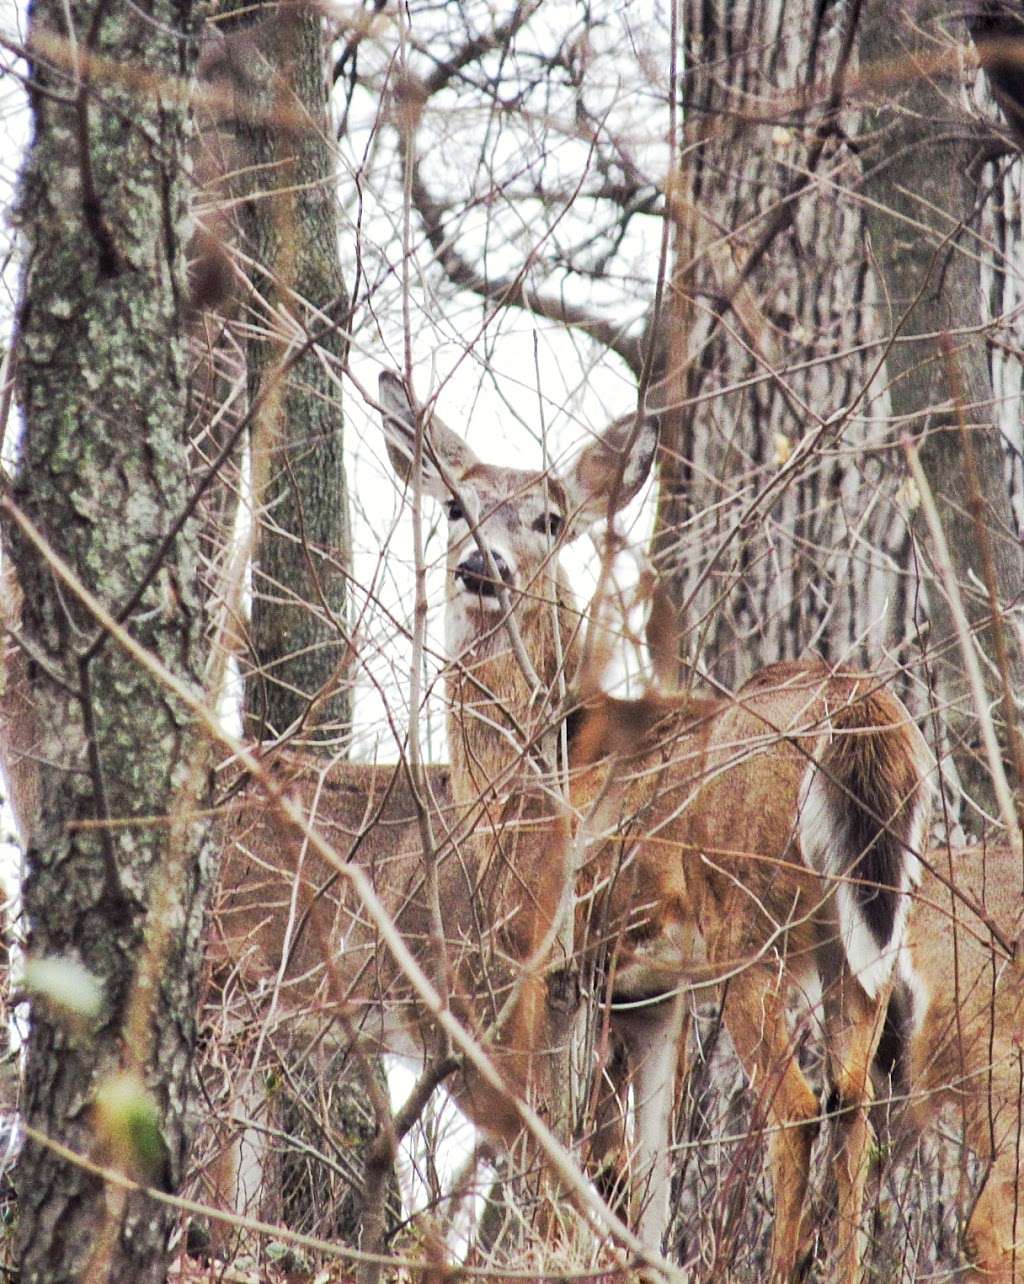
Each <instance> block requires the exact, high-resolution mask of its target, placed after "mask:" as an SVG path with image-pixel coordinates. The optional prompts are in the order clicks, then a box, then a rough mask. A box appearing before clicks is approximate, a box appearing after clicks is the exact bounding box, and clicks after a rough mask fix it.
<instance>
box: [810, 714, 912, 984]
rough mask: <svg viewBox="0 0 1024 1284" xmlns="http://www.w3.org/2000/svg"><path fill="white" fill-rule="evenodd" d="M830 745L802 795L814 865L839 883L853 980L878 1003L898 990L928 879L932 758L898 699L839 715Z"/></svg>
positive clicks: (841, 920)
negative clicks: (910, 929)
mask: <svg viewBox="0 0 1024 1284" xmlns="http://www.w3.org/2000/svg"><path fill="white" fill-rule="evenodd" d="M830 722H831V732H832V734H831V735H830V737H829V739H828V742H827V744H826V746H825V748H824V750H823V751H822V753H821V754H820V757H819V758H818V760H817V762H814V763H811V764H810V765H809V767H808V769H807V772H806V774H805V776H804V782H803V787H802V789H801V802H800V818H799V834H800V845H801V849H802V851H803V857H804V860H805V862H806V863H807V864H808V865H810V867H811V868H812V869H814V870H815V871H816V872H818V873H820V874H823V875H826V876H829V877H832V878H835V879H836V880H837V887H836V899H835V904H836V910H837V918H838V927H839V933H840V936H841V938H842V944H843V949H844V952H845V954H846V958H847V961H848V963H849V965H850V968H851V971H852V972H853V974H854V976H856V977H857V979H858V980H859V982H860V984H861V986H862V987H863V989H864V991H865V992H866V993H867V995H868V996H869V997H870V998H875V997H876V996H877V995H878V994H879V992H880V991H881V989H882V987H883V986H884V985H885V984H887V983H888V981H889V979H890V978H891V976H892V974H893V969H894V967H895V966H896V962H897V959H898V958H899V955H900V951H901V948H902V946H903V941H904V936H905V933H906V925H907V911H908V908H909V895H908V893H909V892H910V891H911V889H912V888H913V887H915V886H916V885H917V883H918V882H919V881H920V877H921V865H920V862H919V860H918V858H917V853H918V852H919V851H920V850H921V848H922V844H923V842H924V839H925V835H926V833H927V827H928V819H929V809H930V796H929V793H930V790H929V785H928V781H927V777H928V772H929V770H930V765H931V758H930V755H929V753H928V749H927V746H926V745H925V743H924V740H923V738H922V737H921V735H920V733H919V732H918V730H917V728H916V727H915V726H914V724H913V722H912V721H911V720H910V717H909V715H908V714H907V711H906V709H904V707H903V705H902V704H901V703H900V702H899V701H898V700H897V699H896V698H895V697H894V696H893V695H891V694H890V693H888V692H886V691H884V690H875V691H871V692H868V693H865V694H861V695H859V696H858V697H856V698H855V699H853V700H852V701H851V702H850V703H849V704H846V705H844V706H842V707H841V708H840V709H839V710H837V711H835V712H834V713H833V714H832V716H831V719H830Z"/></svg>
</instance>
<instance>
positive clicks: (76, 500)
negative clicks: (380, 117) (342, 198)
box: [8, 0, 211, 1284]
mask: <svg viewBox="0 0 1024 1284" xmlns="http://www.w3.org/2000/svg"><path fill="white" fill-rule="evenodd" d="M69 20H70V23H71V27H72V31H73V37H74V38H73V39H72V38H70V37H71V33H69V31H68V22H69ZM30 43H31V46H32V48H33V51H34V55H35V61H34V64H33V68H32V75H33V82H32V83H33V86H34V89H33V93H32V112H33V123H34V135H33V139H32V144H31V148H30V151H29V154H28V158H27V162H26V165H25V169H24V173H23V175H22V180H21V189H20V218H21V225H22V229H23V233H24V237H25V243H26V261H25V270H24V275H23V282H22V292H21V301H20V311H19V331H18V336H17V344H18V362H19V365H18V375H19V381H18V392H19V396H20V401H21V406H22V410H23V413H24V423H25V434H24V440H23V443H22V452H21V460H20V465H19V469H18V474H17V479H16V481H15V484H14V490H13V497H14V504H15V505H16V508H17V510H20V512H21V513H23V514H24V515H25V516H26V517H27V519H28V521H30V522H31V523H32V524H33V526H34V528H35V529H36V530H37V531H38V532H39V534H40V535H41V536H42V538H43V539H44V540H45V541H47V542H48V543H49V545H50V546H51V547H52V548H53V549H54V550H55V552H56V554H57V555H59V557H60V558H62V559H63V561H64V562H65V563H66V564H67V566H68V567H69V568H70V571H71V573H72V574H73V575H74V576H76V577H78V579H79V580H80V581H81V582H82V584H83V585H84V587H85V589H87V590H88V592H89V593H91V594H92V595H94V596H95V598H96V599H98V601H99V603H100V604H101V606H102V607H103V609H104V610H106V611H107V612H109V613H110V614H111V615H112V616H113V617H115V619H117V620H119V621H121V622H122V623H123V626H124V629H125V631H126V632H127V633H128V634H129V635H130V636H131V637H132V638H133V639H134V641H135V642H136V643H137V644H138V645H139V646H140V647H142V648H144V649H145V650H146V651H147V652H148V653H149V654H150V655H152V656H153V657H155V658H156V659H157V660H158V661H160V662H161V663H162V664H163V665H164V666H166V667H167V668H168V669H170V670H171V671H172V672H173V673H174V674H176V675H177V676H178V677H180V678H182V679H184V680H186V681H190V682H192V683H193V684H195V682H196V680H197V679H198V676H199V673H200V668H201V660H202V626H203V620H202V613H201V611H200V610H199V608H198V605H197V601H196V594H195V574H196V567H195V547H194V539H193V537H192V533H191V527H190V526H189V525H188V524H186V525H185V527H184V529H183V530H181V531H178V532H177V534H176V536H175V537H174V538H173V539H170V540H168V542H167V544H166V546H165V544H164V541H165V540H167V539H168V536H170V535H171V533H172V531H173V530H174V525H175V523H176V522H177V521H178V519H179V518H180V517H181V516H182V514H183V512H184V510H185V504H186V498H187V495H188V475H187V468H186V458H187V455H186V436H187V428H188V415H187V395H186V394H187V388H186V359H185V355H186V354H185V324H184V315H183V314H184V304H185V283H184V241H183V236H184V233H185V222H186V216H187V190H186V186H185V182H184V173H183V157H184V154H185V147H186V136H187V130H188V108H187V103H186V91H187V86H188V81H189V77H190V75H191V70H192V66H193V59H194V52H195V44H194V39H193V18H192V11H191V8H190V6H189V4H188V3H187V2H186V3H181V4H165V3H162V0H156V2H155V3H154V4H153V5H150V6H149V7H148V8H147V11H146V13H145V14H143V13H142V12H141V11H140V10H137V9H135V8H134V7H132V6H129V5H127V4H124V3H120V2H119V0H115V2H114V3H113V4H111V5H108V6H106V7H103V6H101V7H100V8H98V9H97V8H96V7H95V6H92V5H86V4H83V3H80V0H69V3H55V2H51V0H36V3H35V4H34V5H33V7H32V11H31V25H30ZM78 55H81V61H79V62H78V63H77V65H76V64H75V62H74V59H75V58H76V57H77V56H78ZM12 511H13V510H12V508H10V507H8V516H10V515H11V512H12ZM10 533H11V536H12V548H13V550H14V554H15V557H16V559H17V566H18V572H19V575H20V578H21V583H22V586H23V589H24V594H25V610H24V631H25V634H26V636H27V638H28V639H29V641H30V644H31V646H32V653H33V664H32V666H31V668H32V679H33V683H34V694H35V699H36V701H37V705H38V709H39V713H40V722H41V729H42V742H41V757H42V762H41V774H42V779H41V815H40V819H39V825H38V829H37V831H36V833H35V835H34V838H33V841H32V843H31V845H30V848H29V851H28V855H27V877H26V881H25V886H24V904H25V913H26V917H27V923H28V931H29V954H30V957H31V958H43V957H57V958H62V959H68V960H73V961H75V962H78V963H80V964H83V965H84V966H85V967H86V968H87V969H88V970H89V971H90V972H91V973H93V975H94V976H95V977H96V978H97V979H98V980H99V981H100V982H101V984H102V987H103V989H102V993H103V997H102V1004H101V1009H100V1014H99V1016H98V1017H96V1019H95V1021H92V1020H87V1021H78V1022H69V1021H68V1020H67V1019H66V1018H63V1017H62V1015H61V1012H60V1011H58V1010H57V1009H56V1008H54V1007H52V1006H48V1005H47V1003H46V1002H44V1001H43V1000H39V1001H37V1002H36V1003H34V1005H33V1009H32V1016H31V1025H30V1031H29V1036H28V1044H27V1062H26V1074H25V1092H24V1102H23V1110H24V1118H25V1121H26V1123H27V1124H28V1125H29V1127H30V1128H31V1129H33V1130H36V1131H37V1132H38V1134H40V1135H42V1136H45V1137H48V1138H52V1139H53V1140H54V1141H56V1142H59V1143H61V1144H62V1145H64V1146H68V1147H70V1148H72V1149H73V1150H75V1151H77V1152H78V1153H80V1154H83V1155H86V1156H92V1157H94V1158H97V1159H101V1160H104V1159H107V1160H110V1159H111V1158H112V1156H111V1155H110V1154H109V1153H107V1152H105V1151H104V1150H103V1149H102V1148H101V1147H100V1146H99V1143H98V1138H97V1135H96V1134H95V1132H94V1115H93V1109H92V1106H93V1101H94V1096H95V1093H96V1089H97V1085H98V1084H99V1082H100V1081H101V1079H102V1078H103V1077H104V1076H105V1075H107V1074H108V1073H110V1072H111V1071H114V1070H117V1069H118V1068H119V1067H128V1068H131V1069H134V1070H136V1071H137V1072H138V1074H139V1076H140V1078H141V1079H142V1080H143V1081H144V1083H145V1085H146V1087H147V1088H148V1089H149V1090H150V1091H151V1092H152V1093H153V1094H154V1096H155V1099H156V1101H157V1102H158V1105H159V1110H160V1117H161V1118H160V1128H161V1131H162V1134H163V1138H164V1141H165V1143H166V1146H167V1150H168V1153H167V1155H166V1157H165V1159H164V1160H162V1161H161V1162H159V1163H157V1164H154V1165H152V1166H149V1167H148V1168H146V1169H144V1170H143V1171H141V1172H140V1173H138V1174H137V1175H140V1176H142V1177H144V1178H145V1180H146V1181H147V1182H149V1183H152V1184H156V1183H158V1182H160V1183H166V1184H168V1185H169V1186H171V1187H173V1186H174V1185H176V1183H177V1182H178V1180H179V1179H180V1175H181V1172H182V1165H183V1161H184V1154H185V1145H186V1136H185V1123H184V1111H185V1102H186V1097H187V1093H188V1084H189V1078H190V1071H191V1065H192V1054H193V1044H194V1033H195V1005H196V976H197V968H198V963H199V959H200V941H201V926H202V914H203V908H204V900H205V893H206V891H207V890H208V885H209V881H210V874H211V869H210V865H209V861H208V851H207V849H206V847H205V840H204V834H205V826H204V825H202V824H199V823H192V822H190V821H189V820H188V816H190V815H191V814H193V811H194V808H195V807H196V806H197V805H201V804H202V803H203V801H204V799H205V795H206V788H207V772H206V765H205V760H204V757H205V755H204V751H203V750H202V747H201V744H200V742H199V740H198V738H197V736H196V733H195V729H194V726H193V723H192V718H191V716H190V714H189V712H188V710H187V709H185V708H183V707H182V705H181V703H179V701H177V700H176V699H174V698H172V696H171V695H170V694H169V692H168V691H167V690H166V689H165V688H164V687H163V686H162V685H161V684H159V683H158V682H157V681H155V680H154V679H153V677H151V676H150V675H149V674H148V673H147V672H146V671H145V670H144V669H143V668H142V667H141V666H140V664H139V663H138V662H137V661H136V660H135V659H133V658H132V657H131V656H130V655H129V654H128V653H127V652H126V651H125V650H124V649H123V647H122V646H121V645H119V644H118V643H117V642H116V641H114V640H113V639H112V638H111V637H110V636H108V635H107V634H105V633H104V630H103V628H102V626H101V625H100V623H99V622H98V620H97V618H96V615H95V614H94V613H93V612H92V611H91V610H90V609H89V607H88V606H86V605H85V604H84V602H83V601H82V600H81V598H80V597H79V596H78V595H77V594H76V591H75V589H74V588H73V587H70V586H69V585H68V584H66V583H63V582H61V580H60V578H59V577H58V576H57V575H56V574H55V573H54V570H53V569H52V567H51V565H50V564H49V562H48V561H47V558H46V557H45V556H44V555H43V554H41V553H40V551H39V549H38V547H37V546H36V544H34V543H33V542H32V540H31V539H29V538H27V537H26V535H25V533H24V531H23V530H22V529H21V528H19V527H18V526H17V525H16V524H15V523H12V524H11V528H10ZM154 567H156V568H157V569H156V571H155V573H151V572H153V569H154ZM168 816H169V817H170V819H171V823H170V824H168V823H167V822H166V821H165V820H164V819H163V818H165V817H168ZM154 817H155V818H157V819H156V820H155V821H154V820H153V819H151V818H154ZM125 822H128V823H125ZM154 904H155V908H154ZM147 991H148V992H147ZM133 996H134V997H133ZM17 1187H18V1195H19V1204H20V1213H19V1225H18V1233H17V1234H18V1253H19V1259H20V1269H21V1275H20V1278H21V1280H22V1284H63V1282H64V1281H67V1282H68V1284H71V1282H72V1281H76V1282H77V1281H79V1280H81V1279H83V1278H86V1277H88V1278H89V1279H90V1280H107V1279H109V1280H118V1281H122V1280H132V1281H133V1282H135V1284H147V1282H149V1281H157V1280H161V1279H163V1278H164V1275H165V1261H164V1255H165V1250H166V1243H167V1236H168V1233H169V1228H170V1226H171V1224H172V1221H173V1214H172V1213H171V1212H170V1211H169V1210H167V1209H164V1208H162V1207H160V1206H158V1205H156V1204H154V1203H153V1202H152V1201H151V1200H150V1199H148V1198H146V1197H145V1196H142V1195H133V1196H131V1197H130V1198H129V1199H128V1200H127V1201H126V1202H124V1201H120V1202H119V1200H118V1198H117V1195H116V1192H115V1191H113V1189H111V1190H108V1189H106V1188H105V1186H104V1183H103V1182H102V1181H100V1180H99V1179H98V1178H96V1177H94V1176H92V1175H90V1174H88V1173H86V1172H84V1171H83V1170H81V1169H80V1168H77V1167H75V1166H74V1165H72V1164H70V1163H68V1162H66V1161H65V1160H64V1159H62V1158H60V1157H59V1156H58V1155H57V1154H55V1153H54V1152H53V1151H51V1150H50V1149H48V1148H47V1147H46V1146H45V1145H42V1144H39V1143H38V1142H37V1141H36V1140H34V1139H33V1138H30V1139H29V1140H28V1141H27V1142H26V1145H25V1148H24V1152H23V1154H22V1157H21V1160H20V1163H19V1167H18V1171H17Z"/></svg>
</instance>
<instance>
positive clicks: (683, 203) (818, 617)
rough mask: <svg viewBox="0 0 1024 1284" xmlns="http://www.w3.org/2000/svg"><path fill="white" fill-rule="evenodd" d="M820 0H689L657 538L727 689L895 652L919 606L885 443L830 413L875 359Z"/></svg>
mask: <svg viewBox="0 0 1024 1284" xmlns="http://www.w3.org/2000/svg"><path fill="white" fill-rule="evenodd" d="M817 8H818V6H815V5H812V4H810V3H785V4H782V3H779V2H778V0H735V2H734V3H730V4H704V3H700V2H699V0H693V2H692V3H687V4H686V5H685V6H684V17H683V22H682V29H683V34H684V40H685V46H684V68H683V73H682V77H681V81H682V87H683V95H684V98H683V137H682V147H681V149H680V151H681V160H680V167H679V172H678V176H677V182H678V185H677V187H676V189H675V190H674V193H673V195H674V200H673V203H672V210H671V213H672V217H673V219H674V222H675V225H676V226H675V238H676V252H675V258H676V262H677V268H676V270H675V279H674V280H673V282H672V283H671V284H672V289H671V291H670V292H669V293H668V296H667V298H666V303H665V306H664V308H663V315H662V317H661V319H660V323H659V331H660V335H656V338H659V337H660V339H661V345H660V346H661V349H662V353H663V356H659V361H658V365H659V367H662V368H663V369H664V372H665V374H666V375H667V384H666V393H667V399H668V405H669V407H670V409H669V411H668V413H666V414H665V415H664V416H663V434H662V449H661V453H660V475H659V491H658V509H657V518H656V525H655V530H654V535H653V540H652V551H653V555H654V558H655V562H656V565H657V567H658V570H659V572H660V575H661V581H662V584H663V585H664V589H665V592H666V596H667V599H668V600H669V601H670V602H671V603H672V604H673V606H674V607H675V610H676V613H677V627H678V630H679V637H680V646H679V650H680V657H679V658H680V664H681V669H682V671H683V672H684V673H685V671H686V669H687V668H688V666H689V665H690V664H696V665H697V667H698V668H699V669H700V670H701V671H703V672H706V673H708V674H710V675H711V676H713V677H714V678H715V679H717V680H718V681H720V682H722V683H723V684H724V685H725V686H727V687H730V688H732V687H735V686H736V685H737V684H738V683H740V682H742V681H744V680H745V678H746V677H748V676H749V675H750V673H751V672H752V671H753V670H754V669H756V668H758V667H760V666H761V665H763V664H767V663H771V662H773V661H776V660H780V659H791V658H797V657H803V656H806V655H808V654H818V655H821V656H822V657H823V658H825V659H826V660H829V661H832V662H835V663H844V664H851V663H852V664H867V665H871V666H876V665H877V664H878V663H879V658H880V655H881V654H882V652H883V650H884V651H888V652H889V654H890V655H892V654H893V651H894V650H895V654H896V658H898V659H899V658H903V657H902V656H901V655H900V652H899V650H898V649H897V648H898V647H899V645H900V643H901V642H902V640H903V638H904V637H905V635H906V632H907V629H908V625H909V618H910V610H909V606H910V599H911V598H912V594H911V593H910V591H909V588H908V586H907V583H906V580H905V579H904V578H903V574H902V572H904V571H905V568H906V564H907V552H908V548H909V541H908V537H907V529H906V525H905V523H904V522H902V521H901V520H899V517H898V515H896V519H895V520H894V513H893V507H892V499H893V495H894V492H895V485H894V484H892V482H891V477H892V469H891V467H890V462H889V459H888V457H887V455H886V454H885V453H884V452H882V451H879V450H878V449H877V447H878V445H879V444H880V443H879V442H878V441H877V430H876V429H875V428H874V426H873V425H872V424H870V423H865V422H864V421H863V419H861V418H860V417H859V416H858V415H856V414H854V415H852V416H849V417H845V416H843V415H842V414H841V413H840V414H837V412H841V411H842V408H843V407H856V406H857V404H858V401H859V398H860V394H861V390H862V389H863V387H864V384H865V382H866V380H867V378H868V373H869V371H870V369H871V361H872V356H871V353H870V352H869V351H866V350H865V346H864V345H865V340H866V338H867V337H868V336H867V331H866V314H865V292H866V283H867V281H866V278H867V271H866V264H865V262H864V256H863V253H862V248H861V247H862V245H863V217H864V216H863V212H862V210H861V209H860V207H859V205H858V204H856V203H855V202H854V201H852V200H850V199H848V197H847V194H846V193H847V191H848V189H849V188H850V187H851V186H852V182H853V179H854V177H855V175H856V167H855V161H854V158H853V157H852V155H851V153H850V152H849V151H848V149H847V148H846V147H845V145H844V143H843V140H842V138H841V136H840V135H839V134H838V133H834V132H830V123H831V122H830V114H829V109H828V102H827V94H823V92H822V88H821V86H822V85H830V84H831V81H832V79H833V78H834V77H839V79H840V80H841V79H842V69H843V68H844V67H845V65H846V56H847V55H846V50H845V45H844V40H845V35H846V33H845V25H844V23H843V22H839V21H836V22H833V23H832V25H831V26H830V28H829V30H828V31H826V32H824V33H820V32H819V33H818V34H819V37H820V39H819V44H820V48H819V49H818V53H817V59H816V64H815V66H816V70H811V67H810V61H809V57H808V50H809V48H810V45H811V40H812V33H813V31H814V28H815V11H816V9H817ZM811 82H813V85H814V89H813V92H809V89H808V85H809V83H811ZM833 416H835V423H834V426H833V427H823V421H827V420H830V419H832V417H833ZM894 572H895V574H894ZM893 667H895V666H893ZM889 672H890V673H891V669H890V670H889Z"/></svg>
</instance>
